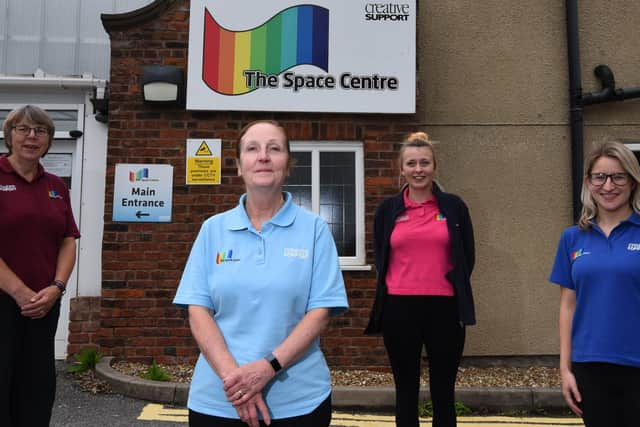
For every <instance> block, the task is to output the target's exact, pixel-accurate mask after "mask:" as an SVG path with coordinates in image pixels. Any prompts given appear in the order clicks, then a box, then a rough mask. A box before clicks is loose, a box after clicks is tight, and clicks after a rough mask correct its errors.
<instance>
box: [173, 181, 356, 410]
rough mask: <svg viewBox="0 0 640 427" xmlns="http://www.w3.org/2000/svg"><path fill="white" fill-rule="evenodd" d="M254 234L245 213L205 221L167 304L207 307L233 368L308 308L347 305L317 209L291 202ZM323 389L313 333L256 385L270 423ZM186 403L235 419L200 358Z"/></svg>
mask: <svg viewBox="0 0 640 427" xmlns="http://www.w3.org/2000/svg"><path fill="white" fill-rule="evenodd" d="M284 194H285V203H284V205H283V207H282V208H281V209H280V210H279V211H278V213H277V214H276V215H275V216H274V217H273V218H272V219H271V220H270V221H268V222H266V223H264V224H263V225H262V230H261V232H258V231H256V230H255V229H254V227H253V226H252V225H251V221H250V220H249V217H248V216H247V213H246V211H245V209H244V201H245V198H246V195H243V196H242V197H241V198H240V203H239V205H238V206H237V207H235V208H234V209H232V210H229V211H226V212H223V213H221V214H218V215H215V216H213V217H211V218H209V219H207V220H206V221H205V222H204V224H203V225H202V228H201V229H200V233H199V234H198V237H197V239H196V241H195V243H194V245H193V248H192V249H191V254H190V255H189V259H188V261H187V265H186V267H185V270H184V273H183V275H182V280H181V281H180V285H179V287H178V291H177V294H176V297H175V299H174V303H175V304H178V305H182V306H188V305H200V306H204V307H207V308H209V309H211V310H213V311H214V313H215V314H214V319H215V320H216V322H217V324H218V327H219V328H220V330H221V331H222V334H223V336H224V339H225V342H226V344H227V347H228V349H229V351H230V352H231V354H233V356H234V357H235V359H236V361H237V362H238V363H239V364H241V365H242V364H245V363H248V362H252V361H254V360H257V359H261V358H263V357H265V356H266V355H267V354H268V353H270V352H271V351H273V349H275V348H276V347H277V346H278V345H279V344H280V343H281V342H282V341H284V339H285V338H286V337H287V336H288V335H289V334H290V333H291V331H292V330H293V329H294V328H295V327H296V325H297V324H298V323H299V322H300V320H302V318H303V317H304V315H305V314H306V313H307V312H308V311H309V310H312V309H314V308H320V307H322V308H331V314H332V315H336V314H340V313H343V312H344V311H346V310H347V307H348V304H347V296H346V292H345V288H344V282H343V279H342V273H341V271H340V266H339V262H338V254H337V251H336V247H335V243H334V241H333V237H332V235H331V233H330V231H329V228H328V226H327V224H326V223H325V222H324V221H323V220H322V219H321V218H320V217H319V216H317V215H315V214H313V213H311V212H308V211H306V210H304V209H302V208H300V207H299V206H297V205H296V204H294V203H293V202H292V201H291V194H290V193H284ZM330 393H331V382H330V374H329V369H328V367H327V364H326V361H325V359H324V356H323V354H322V352H321V350H320V340H319V339H316V340H315V341H314V342H313V344H312V345H311V347H310V348H309V350H308V351H307V353H306V354H305V355H304V356H303V357H302V358H301V359H299V360H298V361H297V362H296V363H295V364H293V365H291V366H289V367H288V368H287V369H285V370H284V371H281V372H280V373H279V374H278V375H277V376H276V377H275V378H274V379H273V380H272V381H271V382H270V383H269V384H267V386H266V387H265V388H264V389H263V396H264V397H265V400H266V403H267V406H268V408H269V410H270V411H271V417H272V418H274V419H279V418H288V417H293V416H298V415H304V414H307V413H309V412H311V411H313V410H314V409H315V408H316V407H317V406H318V405H319V404H320V403H322V402H323V401H324V400H325V399H326V398H327V397H328V396H329V394H330ZM188 407H189V408H190V409H192V410H194V411H196V412H200V413H203V414H209V415H215V416H219V417H225V418H238V414H237V413H236V410H235V409H234V408H233V406H232V405H231V404H230V403H229V401H228V400H227V398H226V396H225V394H224V391H223V386H222V381H221V380H220V378H219V377H218V376H217V375H216V373H215V372H214V371H213V370H212V369H211V367H210V366H209V365H208V363H207V361H206V360H205V358H204V357H203V356H202V354H201V355H200V357H199V358H198V362H197V364H196V367H195V371H194V374H193V379H192V381H191V388H190V391H189V401H188Z"/></svg>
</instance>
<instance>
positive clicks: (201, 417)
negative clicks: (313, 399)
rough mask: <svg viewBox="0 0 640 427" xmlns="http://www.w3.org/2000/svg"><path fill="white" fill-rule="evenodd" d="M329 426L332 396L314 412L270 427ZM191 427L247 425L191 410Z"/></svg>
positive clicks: (282, 420)
mask: <svg viewBox="0 0 640 427" xmlns="http://www.w3.org/2000/svg"><path fill="white" fill-rule="evenodd" d="M329 424H331V396H329V397H327V398H326V399H325V400H324V402H322V403H321V404H320V405H319V406H318V407H317V408H316V409H314V410H313V411H312V412H310V413H308V414H306V415H300V416H298V417H291V418H280V419H278V420H271V424H270V425H269V427H329ZM189 427H247V424H245V423H244V422H242V421H241V420H239V419H234V418H222V417H214V416H212V415H205V414H201V413H199V412H195V411H192V410H191V409H189ZM260 427H266V424H265V423H264V422H262V421H260Z"/></svg>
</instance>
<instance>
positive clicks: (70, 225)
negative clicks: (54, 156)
mask: <svg viewBox="0 0 640 427" xmlns="http://www.w3.org/2000/svg"><path fill="white" fill-rule="evenodd" d="M54 182H55V183H56V187H57V191H59V192H60V193H61V194H62V198H63V200H64V203H65V205H66V207H65V210H66V212H65V230H64V237H65V238H66V237H73V238H75V239H78V238H80V231H79V230H78V225H77V224H76V220H75V218H74V217H73V209H72V208H71V196H70V194H69V189H68V188H67V186H66V185H65V183H64V181H62V179H60V178H59V177H56V179H55V181H54ZM49 183H51V181H49ZM54 188H55V187H54Z"/></svg>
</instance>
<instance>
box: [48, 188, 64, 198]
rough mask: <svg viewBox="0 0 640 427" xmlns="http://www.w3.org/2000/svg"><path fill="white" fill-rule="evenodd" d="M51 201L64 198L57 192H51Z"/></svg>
mask: <svg viewBox="0 0 640 427" xmlns="http://www.w3.org/2000/svg"><path fill="white" fill-rule="evenodd" d="M49 198H50V199H62V196H61V195H59V194H58V193H56V190H49Z"/></svg>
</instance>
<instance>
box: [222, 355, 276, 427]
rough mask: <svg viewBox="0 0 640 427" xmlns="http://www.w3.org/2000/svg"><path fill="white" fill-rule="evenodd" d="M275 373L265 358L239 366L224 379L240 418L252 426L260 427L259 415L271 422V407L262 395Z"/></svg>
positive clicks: (229, 396)
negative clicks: (269, 407) (268, 406)
mask: <svg viewBox="0 0 640 427" xmlns="http://www.w3.org/2000/svg"><path fill="white" fill-rule="evenodd" d="M274 375H275V373H274V372H273V368H272V367H271V365H270V364H269V362H267V361H266V360H265V359H259V360H255V361H253V362H251V363H247V364H246V365H242V366H238V367H237V368H235V369H234V370H232V371H231V372H229V373H228V374H227V375H226V376H225V377H224V378H223V379H222V382H223V385H224V392H225V394H226V396H227V399H228V400H229V402H231V404H232V405H233V406H234V407H235V408H236V411H237V413H238V415H239V416H240V419H241V420H242V421H243V422H245V423H247V424H248V425H249V426H250V427H259V426H260V420H259V415H262V418H263V420H264V422H265V424H267V425H269V424H271V416H270V415H269V409H268V408H267V405H266V403H265V402H264V399H263V397H262V389H263V388H264V386H265V385H267V383H268V382H269V381H271V379H272V378H273V377H274Z"/></svg>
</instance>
